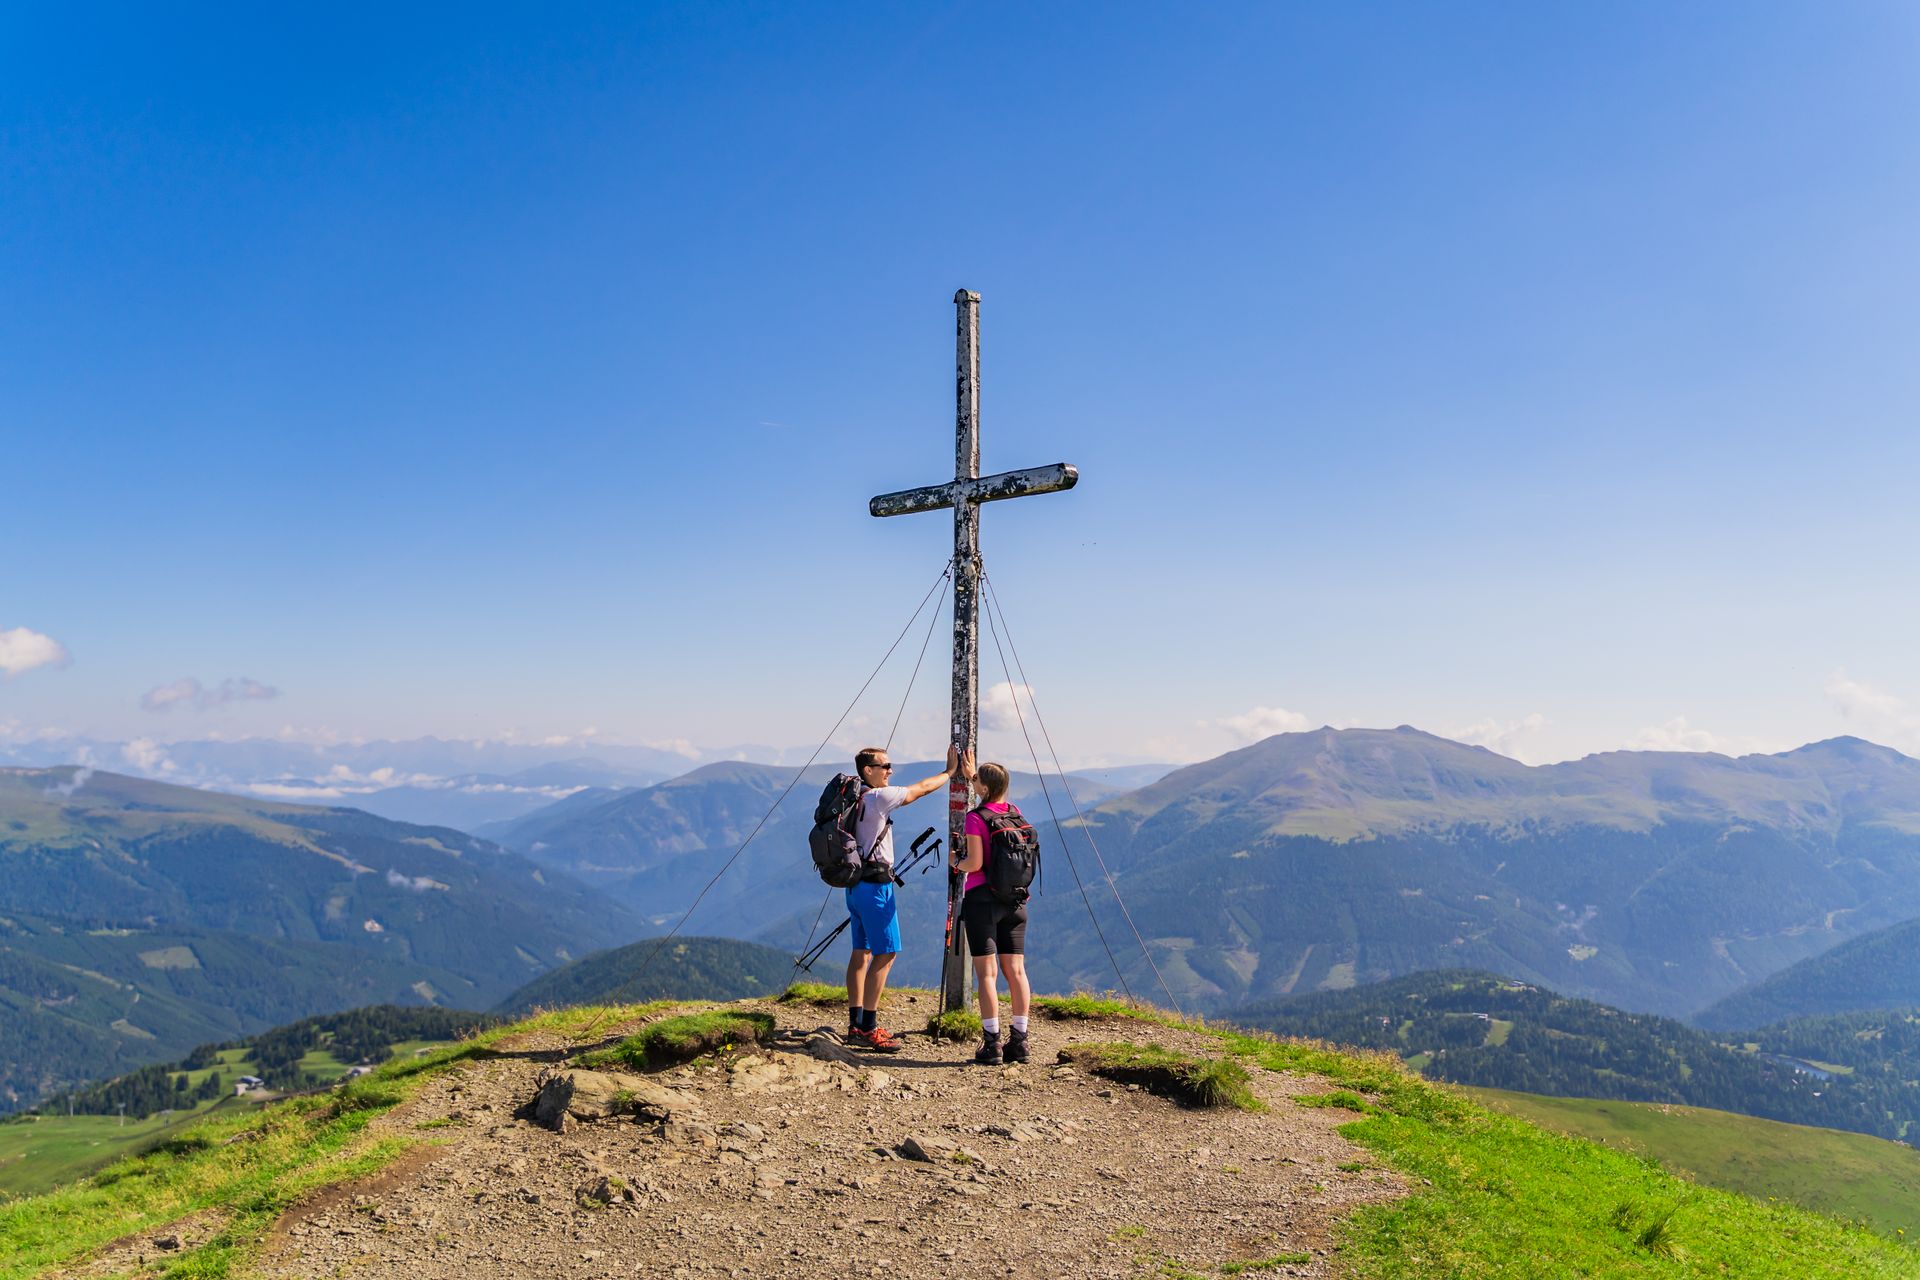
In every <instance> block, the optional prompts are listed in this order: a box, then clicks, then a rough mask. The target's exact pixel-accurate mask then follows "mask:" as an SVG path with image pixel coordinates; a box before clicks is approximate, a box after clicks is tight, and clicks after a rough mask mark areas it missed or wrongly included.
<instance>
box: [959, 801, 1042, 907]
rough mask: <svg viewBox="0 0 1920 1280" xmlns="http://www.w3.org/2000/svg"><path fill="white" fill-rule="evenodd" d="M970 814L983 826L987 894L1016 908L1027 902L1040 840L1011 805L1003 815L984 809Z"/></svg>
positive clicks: (983, 807)
mask: <svg viewBox="0 0 1920 1280" xmlns="http://www.w3.org/2000/svg"><path fill="white" fill-rule="evenodd" d="M974 812H975V813H976V814H978V815H979V816H980V820H981V821H982V822H984V823H986V824H987V865H986V873H987V885H986V887H987V891H988V892H990V893H991V894H993V896H994V897H996V898H998V899H999V900H1000V901H1002V902H1007V903H1011V904H1013V905H1014V906H1016V907H1017V906H1019V905H1020V904H1021V903H1023V902H1025V901H1026V900H1027V898H1028V896H1029V895H1028V892H1027V886H1028V885H1030V884H1032V883H1033V878H1034V876H1035V875H1036V874H1038V873H1039V870H1040V839H1039V837H1038V836H1036V835H1034V834H1033V826H1032V824H1031V823H1029V822H1028V821H1027V820H1026V819H1025V818H1023V817H1021V816H1020V810H1019V809H1018V808H1016V807H1015V806H1013V805H1008V806H1007V811H1006V812H1005V813H994V812H992V811H991V810H989V809H987V808H986V807H985V806H982V807H980V808H978V809H975V810H974Z"/></svg>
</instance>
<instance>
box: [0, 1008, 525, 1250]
mask: <svg viewBox="0 0 1920 1280" xmlns="http://www.w3.org/2000/svg"><path fill="white" fill-rule="evenodd" d="M502 1034H504V1029H495V1030H493V1031H490V1032H487V1033H485V1034H483V1035H481V1036H479V1037H476V1038H475V1039H474V1040H470V1041H467V1042H465V1043H464V1044H460V1045H449V1046H448V1047H446V1048H444V1049H441V1050H438V1051H436V1052H434V1053H430V1054H427V1055H425V1056H423V1057H419V1058H414V1059H410V1060H408V1061H406V1062H401V1063H388V1064H386V1065H384V1066H381V1067H379V1068H376V1069H375V1070H374V1071H373V1072H372V1073H371V1074H369V1075H365V1076H362V1077H360V1078H359V1079H358V1080H355V1081H353V1082H352V1083H351V1084H350V1085H347V1086H344V1087H342V1088H340V1089H336V1090H333V1091H331V1092H329V1093H325V1094H316V1095H312V1096H307V1097H298V1098H290V1099H287V1100H286V1101H284V1102H279V1103H275V1104H273V1105H271V1106H268V1107H265V1108H261V1109H240V1108H233V1107H229V1108H225V1109H220V1110H216V1111H213V1112H211V1113H209V1114H208V1115H206V1116H204V1117H201V1118H199V1119H197V1121H196V1123H194V1124H193V1125H191V1126H187V1127H186V1128H185V1129H184V1130H183V1131H182V1132H179V1133H177V1134H173V1135H170V1136H169V1137H168V1139H167V1140H166V1141H164V1142H163V1143H161V1144H160V1145H159V1146H158V1147H157V1148H156V1149H154V1150H152V1151H149V1152H146V1153H144V1154H141V1155H137V1156H131V1157H128V1158H125V1159H121V1160H118V1161H116V1162H114V1163H113V1164H110V1165H108V1166H107V1167H106V1168H104V1169H101V1170H100V1171H99V1172H98V1173H96V1174H94V1175H93V1176H91V1177H89V1178H84V1179H82V1180H80V1181H78V1182H75V1183H72V1184H70V1185H67V1186H64V1187H61V1188H59V1189H57V1190H54V1191H50V1192H47V1193H46V1194H43V1195H35V1196H29V1197H25V1198H22V1199H18V1200H13V1201H9V1202H7V1203H6V1204H3V1205H0V1280H25V1277H28V1276H33V1275H36V1274H38V1273H39V1272H41V1271H44V1270H46V1269H47V1268H49V1267H54V1266H60V1265H63V1264H68V1263H71V1262H73V1261H75V1260H77V1259H79V1258H81V1257H82V1256H84V1255H85V1254H87V1253H89V1252H90V1251H92V1250H94V1249H97V1248H98V1247H100V1246H101V1245H104V1244H107V1243H109V1242H111V1241H113V1240H116V1239H118V1238H120V1237H121V1236H125V1235H130V1234H133V1233H135V1232H141V1231H149V1230H152V1229H154V1228H157V1227H161V1226H164V1225H166V1224H167V1223H170V1222H174V1221H177V1220H178V1219H180V1218H183V1217H185V1216H187V1215H188V1214H192V1213H197V1212H199V1211H201V1210H206V1209H213V1210H218V1211H220V1212H221V1213H223V1214H224V1215H225V1222H224V1225H223V1226H222V1227H221V1228H220V1229H219V1231H218V1232H217V1233H216V1234H215V1235H214V1236H213V1237H212V1239H210V1240H209V1241H208V1242H207V1243H205V1244H204V1245H201V1246H200V1247H198V1248H196V1249H192V1250H190V1251H188V1252H186V1253H184V1254H182V1255H181V1256H179V1257H178V1258H175V1259H173V1260H172V1261H171V1265H170V1266H169V1267H168V1269H167V1271H166V1273H165V1274H166V1275H167V1276H168V1277H171V1278H174V1280H182V1278H184V1277H224V1276H227V1275H229V1274H230V1273H231V1272H232V1271H233V1270H234V1269H235V1268H236V1267H238V1266H240V1265H241V1264H243V1263H244V1262H245V1261H246V1259H247V1258H248V1256H249V1251H250V1250H251V1249H252V1247H253V1245H254V1242H255V1241H256V1240H257V1239H258V1238H259V1237H260V1236H261V1235H262V1234H263V1233H264V1232H265V1230H266V1228H267V1226H268V1225H269V1224H270V1223H272V1221H273V1220H274V1219H275V1218H276V1217H278V1216H279V1215H280V1213H281V1212H283V1211H284V1210H285V1209H286V1208H288V1207H289V1206H290V1205H292V1204H293V1203H294V1202H295V1201H297V1200H298V1199H299V1198H300V1197H301V1196H303V1195H306V1194H307V1193H309V1192H311V1191H313V1190H314V1189H315V1188H317V1187H321V1186H325V1185H327V1184H328V1183H331V1182H336V1181H339V1180H342V1179H349V1178H358V1177H363V1176H365V1175H367V1174H369V1173H372V1172H374V1171H375V1170H377V1169H379V1168H381V1167H382V1166H383V1165H385V1164H387V1163H388V1162H389V1161H391V1160H392V1159H393V1158H394V1157H395V1156H397V1155H399V1154H400V1153H401V1152H402V1151H404V1150H406V1148H407V1147H408V1146H410V1145H412V1144H411V1143H410V1142H409V1141H408V1140H406V1139H402V1138H391V1137H390V1138H382V1139H380V1140H378V1141H373V1140H369V1139H368V1138H366V1136H365V1133H364V1131H365V1129H366V1127H367V1124H368V1123H369V1122H370V1121H371V1120H372V1119H373V1118H374V1117H375V1116H376V1115H378V1114H379V1113H380V1112H382V1111H384V1110H386V1109H388V1108H390V1107H392V1106H394V1105H395V1104H397V1103H399V1102H400V1101H402V1100H403V1099H404V1098H405V1097H406V1096H407V1095H408V1094H410V1093H411V1092H412V1091H413V1090H414V1089H415V1088H417V1087H418V1085H419V1084H420V1082H421V1081H422V1080H423V1079H424V1078H425V1076H426V1075H427V1074H429V1073H431V1072H434V1071H438V1070H442V1069H445V1068H446V1067H449V1066H452V1065H453V1064H455V1063H458V1062H460V1061H463V1060H466V1059H468V1058H471V1057H475V1056H478V1055H479V1054H481V1053H483V1052H484V1051H485V1048H486V1047H487V1046H488V1045H490V1044H492V1043H493V1041H494V1040H496V1039H497V1038H498V1037H499V1036H500V1035H502Z"/></svg>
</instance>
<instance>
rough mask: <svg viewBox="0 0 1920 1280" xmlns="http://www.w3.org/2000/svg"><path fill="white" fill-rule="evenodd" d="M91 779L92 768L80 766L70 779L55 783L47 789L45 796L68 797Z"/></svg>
mask: <svg viewBox="0 0 1920 1280" xmlns="http://www.w3.org/2000/svg"><path fill="white" fill-rule="evenodd" d="M91 777H93V770H92V768H90V767H89V766H87V765H81V766H80V767H79V768H78V769H75V770H74V771H73V776H72V777H71V778H68V779H67V780H66V781H65V782H56V783H54V784H53V785H52V786H50V787H48V788H47V794H48V795H50V796H70V795H72V794H73V793H74V792H76V791H78V790H79V789H80V788H82V787H84V786H86V785H87V780H88V779H89V778H91Z"/></svg>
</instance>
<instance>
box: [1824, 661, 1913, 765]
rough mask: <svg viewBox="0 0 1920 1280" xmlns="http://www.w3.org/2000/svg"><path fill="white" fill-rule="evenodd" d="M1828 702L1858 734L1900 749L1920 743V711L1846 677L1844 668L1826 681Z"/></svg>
mask: <svg viewBox="0 0 1920 1280" xmlns="http://www.w3.org/2000/svg"><path fill="white" fill-rule="evenodd" d="M1826 693H1827V698H1828V699H1829V700H1830V701H1831V702H1832V703H1833V705H1834V707H1835V708H1836V709H1838V710H1839V712H1840V714H1841V715H1843V716H1845V717H1846V718H1847V719H1849V720H1855V721H1858V722H1859V723H1860V727H1861V732H1863V733H1865V734H1867V735H1868V736H1870V737H1873V738H1876V739H1893V740H1895V741H1896V742H1898V743H1899V745H1902V746H1912V745H1913V744H1914V743H1916V742H1920V710H1915V708H1914V707H1912V706H1911V705H1909V704H1908V702H1907V701H1906V699H1904V698H1901V697H1899V696H1898V695H1896V694H1892V693H1888V692H1887V691H1886V690H1885V689H1880V688H1876V687H1875V686H1873V685H1870V684H1867V683H1865V682H1864V681H1860V680H1855V679H1853V678H1852V677H1851V676H1849V675H1848V674H1847V672H1846V669H1845V668H1844V667H1843V668H1841V669H1840V670H1838V671H1835V672H1834V673H1833V674H1832V675H1830V676H1828V677H1827V685H1826Z"/></svg>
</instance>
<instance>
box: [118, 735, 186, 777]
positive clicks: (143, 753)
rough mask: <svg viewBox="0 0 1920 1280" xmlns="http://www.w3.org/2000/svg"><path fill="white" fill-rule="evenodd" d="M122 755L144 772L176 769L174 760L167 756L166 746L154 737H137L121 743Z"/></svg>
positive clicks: (161, 771) (151, 772)
mask: <svg viewBox="0 0 1920 1280" xmlns="http://www.w3.org/2000/svg"><path fill="white" fill-rule="evenodd" d="M120 755H121V757H122V758H123V759H125V760H126V762H127V763H128V764H130V765H132V766H133V767H134V768H136V769H138V770H140V772H142V773H146V774H160V773H172V772H173V770H174V764H173V761H171V760H169V759H168V758H167V751H166V748H165V747H162V746H161V745H160V744H159V743H157V742H155V741H154V740H153V739H152V738H135V739H134V740H133V741H132V742H124V743H121V744H120Z"/></svg>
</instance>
